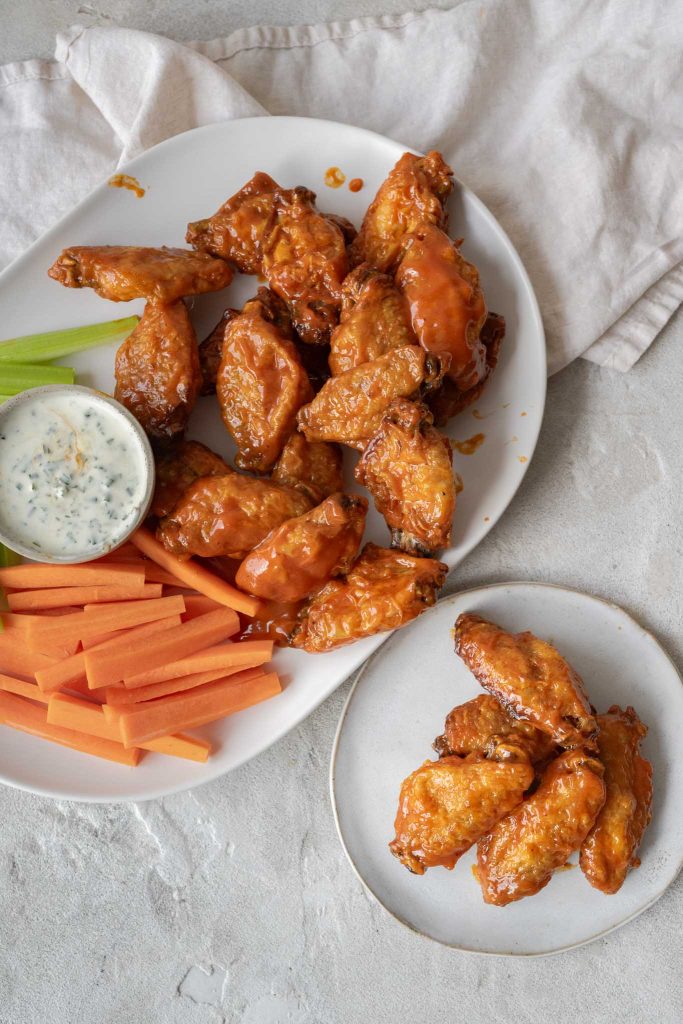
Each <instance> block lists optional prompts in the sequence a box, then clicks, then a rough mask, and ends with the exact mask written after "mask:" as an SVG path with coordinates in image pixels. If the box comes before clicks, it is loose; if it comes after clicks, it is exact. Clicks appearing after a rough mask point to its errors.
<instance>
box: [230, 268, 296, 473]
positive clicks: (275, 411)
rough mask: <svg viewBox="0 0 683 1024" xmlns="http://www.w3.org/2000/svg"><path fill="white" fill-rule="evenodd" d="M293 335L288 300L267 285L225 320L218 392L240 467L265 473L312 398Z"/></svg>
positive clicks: (236, 459) (236, 460)
mask: <svg viewBox="0 0 683 1024" xmlns="http://www.w3.org/2000/svg"><path fill="white" fill-rule="evenodd" d="M288 335H289V336H288ZM290 336H291V329H290V328H289V326H288V318H287V314H286V309H285V307H284V303H283V302H282V300H281V299H279V298H278V297H277V295H275V294H274V293H273V292H271V291H269V290H268V289H267V288H259V291H258V295H257V296H256V298H253V299H251V300H250V301H249V302H247V303H245V305H244V309H243V310H242V312H241V313H239V314H238V315H237V316H235V317H233V318H232V319H231V320H230V322H229V323H228V324H227V325H226V328H225V333H224V337H223V345H222V350H221V362H220V366H219V367H218V374H217V376H216V394H217V395H218V403H219V405H220V409H221V415H222V417H223V422H224V423H225V426H226V427H227V429H228V431H229V432H230V434H232V436H233V438H234V439H235V441H236V443H237V447H238V453H237V455H236V457H235V462H236V464H237V465H238V466H239V467H240V469H246V470H251V471H252V472H256V473H266V472H267V471H268V470H269V469H270V468H271V467H272V466H273V464H274V462H275V461H276V459H277V457H278V456H279V454H280V452H281V451H282V449H283V447H284V444H285V441H286V440H287V438H288V437H289V436H290V434H291V433H292V431H293V430H294V427H295V425H296V414H297V412H298V411H299V409H300V408H301V406H302V405H303V404H304V403H305V402H308V401H310V399H311V398H313V390H312V388H311V385H310V383H309V380H308V375H307V374H306V371H305V370H304V368H303V366H302V365H301V362H300V361H299V357H298V355H297V350H296V348H295V346H294V344H293V342H292V341H291V340H290Z"/></svg>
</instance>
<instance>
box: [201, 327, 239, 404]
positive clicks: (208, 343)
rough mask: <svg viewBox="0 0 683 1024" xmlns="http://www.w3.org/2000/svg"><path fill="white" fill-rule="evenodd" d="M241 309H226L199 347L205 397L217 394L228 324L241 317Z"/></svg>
mask: <svg viewBox="0 0 683 1024" xmlns="http://www.w3.org/2000/svg"><path fill="white" fill-rule="evenodd" d="M239 314H240V310H239V309H225V310H223V313H222V315H221V318H220V320H219V321H218V323H217V324H216V326H215V327H214V329H213V330H212V331H211V334H209V335H207V337H206V338H204V341H202V342H201V343H200V345H199V368H200V369H201V371H202V391H201V393H202V394H203V395H213V394H215V392H216V377H217V376H218V367H219V366H220V365H221V356H222V355H223V339H224V338H225V332H226V330H227V329H228V324H229V323H230V322H231V320H234V319H235V317H236V316H239Z"/></svg>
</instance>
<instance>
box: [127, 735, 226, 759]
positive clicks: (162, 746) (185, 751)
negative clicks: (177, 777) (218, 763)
mask: <svg viewBox="0 0 683 1024" xmlns="http://www.w3.org/2000/svg"><path fill="white" fill-rule="evenodd" d="M143 749H144V750H153V751H154V752H155V753H157V754H166V755H167V756H168V757H184V758H185V759H186V760H187V761H199V762H200V763H201V764H205V763H206V762H207V761H208V760H209V755H210V753H211V743H210V742H209V740H205V739H202V738H201V737H200V736H188V734H187V733H184V732H179V733H176V734H175V736H160V737H159V739H158V740H149V741H148V742H147V743H145V746H144V748H143Z"/></svg>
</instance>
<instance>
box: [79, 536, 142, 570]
mask: <svg viewBox="0 0 683 1024" xmlns="http://www.w3.org/2000/svg"><path fill="white" fill-rule="evenodd" d="M110 562H113V563H114V564H117V563H118V564H121V563H123V562H126V563H128V562H136V563H139V562H142V555H141V554H140V552H139V551H138V549H137V548H136V547H135V545H134V544H131V543H130V541H127V542H126V543H125V544H122V545H121V547H120V548H115V549H114V550H113V551H108V552H107V554H106V555H100V557H99V558H96V559H95V560H94V562H92V563H91V564H92V565H102V564H105V565H108V564H109V563H110Z"/></svg>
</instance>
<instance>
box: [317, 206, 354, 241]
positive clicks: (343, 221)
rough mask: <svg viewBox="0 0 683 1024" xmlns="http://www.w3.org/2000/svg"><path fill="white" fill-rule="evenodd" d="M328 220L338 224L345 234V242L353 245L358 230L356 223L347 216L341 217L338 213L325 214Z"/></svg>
mask: <svg viewBox="0 0 683 1024" xmlns="http://www.w3.org/2000/svg"><path fill="white" fill-rule="evenodd" d="M323 216H324V217H326V218H327V220H329V221H332V223H333V224H336V225H337V227H338V228H339V230H340V231H341V233H342V235H343V236H344V244H345V245H351V242H352V241H353V240H354V238H355V237H356V235H357V234H358V232H357V231H356V228H355V225H354V224H352V223H351V221H350V220H348V218H346V217H341V216H340V215H339V214H338V213H325V214H323Z"/></svg>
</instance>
